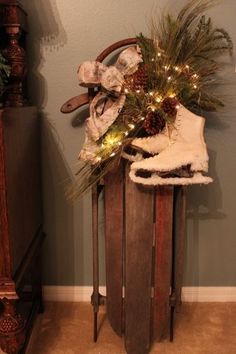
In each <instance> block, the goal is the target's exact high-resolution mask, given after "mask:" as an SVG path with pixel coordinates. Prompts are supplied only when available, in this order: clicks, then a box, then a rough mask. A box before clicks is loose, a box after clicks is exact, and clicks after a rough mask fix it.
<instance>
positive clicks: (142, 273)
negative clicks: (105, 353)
mask: <svg viewBox="0 0 236 354" xmlns="http://www.w3.org/2000/svg"><path fill="white" fill-rule="evenodd" d="M128 172H129V166H127V168H126V186H125V188H126V191H125V198H126V203H125V205H126V215H125V234H126V235H125V236H126V237H125V242H126V244H125V307H124V308H125V347H126V350H127V353H128V354H145V353H148V352H149V347H150V333H151V279H152V276H151V273H152V257H151V255H152V244H153V227H152V226H153V190H152V189H150V190H148V188H145V187H143V186H139V185H137V184H135V183H133V182H132V181H131V180H130V178H129V176H128Z"/></svg>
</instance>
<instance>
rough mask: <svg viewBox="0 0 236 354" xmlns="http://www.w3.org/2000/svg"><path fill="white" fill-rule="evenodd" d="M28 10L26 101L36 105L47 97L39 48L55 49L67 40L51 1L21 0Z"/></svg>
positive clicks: (54, 5)
mask: <svg viewBox="0 0 236 354" xmlns="http://www.w3.org/2000/svg"><path fill="white" fill-rule="evenodd" d="M21 2H22V5H23V7H24V9H25V10H26V11H27V13H28V14H29V17H28V22H29V34H28V53H29V55H28V67H29V87H30V101H31V103H32V104H34V105H36V106H37V107H38V108H39V109H41V108H42V106H43V105H45V102H46V101H47V87H46V83H45V80H44V78H43V76H42V75H41V74H40V69H41V67H42V66H43V56H42V53H41V48H42V47H43V48H44V50H50V51H57V50H59V48H60V47H63V46H64V44H65V43H66V42H67V36H66V33H65V30H64V28H63V25H62V23H61V21H60V17H59V14H58V10H57V5H56V4H55V2H50V1H44V0H30V1H28V0H23V1H21Z"/></svg>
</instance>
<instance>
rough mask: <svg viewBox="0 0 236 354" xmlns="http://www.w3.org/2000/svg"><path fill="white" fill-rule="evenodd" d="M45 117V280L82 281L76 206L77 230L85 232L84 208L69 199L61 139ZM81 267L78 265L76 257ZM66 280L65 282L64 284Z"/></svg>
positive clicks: (81, 256)
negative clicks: (57, 137) (60, 146)
mask: <svg viewBox="0 0 236 354" xmlns="http://www.w3.org/2000/svg"><path fill="white" fill-rule="evenodd" d="M48 124H49V123H48V121H47V119H44V120H43V127H42V134H43V145H44V153H43V161H42V165H43V166H42V167H43V169H42V170H43V181H44V186H43V189H44V215H45V218H44V228H45V231H46V234H47V237H46V240H45V247H44V283H45V284H47V285H51V284H53V285H57V284H59V285H72V284H74V282H75V279H76V280H77V281H79V282H83V274H84V269H83V264H84V262H83V257H84V256H83V252H82V251H83V238H81V237H80V238H78V237H77V238H76V237H75V232H74V224H75V220H74V218H75V213H74V210H75V209H77V208H78V209H79V210H80V213H76V222H77V225H78V227H77V233H78V234H79V235H81V234H82V232H83V230H82V225H83V217H84V216H83V207H82V205H81V201H77V202H76V203H72V202H70V201H68V200H66V196H65V189H66V187H67V185H68V183H70V178H69V177H68V169H67V168H66V164H65V161H63V158H62V154H60V149H59V148H58V145H59V142H58V141H57V140H56V137H55V135H54V134H53V133H52V130H51V127H50V126H48ZM77 256H78V258H79V260H80V266H79V267H77V265H76V262H77V260H76V257H77ZM65 279H66V284H65Z"/></svg>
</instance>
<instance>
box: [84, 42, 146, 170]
mask: <svg viewBox="0 0 236 354" xmlns="http://www.w3.org/2000/svg"><path fill="white" fill-rule="evenodd" d="M142 61H143V60H142V56H141V52H140V48H139V47H138V46H133V47H129V48H127V49H125V50H123V51H122V52H121V53H120V55H119V57H118V59H117V61H116V63H115V64H114V65H111V66H109V67H108V66H106V65H104V64H103V63H100V62H97V61H85V62H84V63H82V64H81V65H80V66H79V69H78V77H79V84H80V85H81V86H83V87H88V88H92V87H101V88H102V90H101V91H99V92H98V93H97V95H96V96H95V97H94V99H93V100H92V102H91V103H90V116H89V118H87V119H86V122H85V123H86V129H85V135H86V138H85V143H84V145H83V148H82V150H81V152H80V155H79V158H80V159H81V160H85V161H90V162H92V163H95V162H96V161H97V160H96V152H97V151H98V149H99V145H98V143H97V141H98V140H99V138H100V137H101V136H103V135H104V134H105V133H106V132H107V130H108V128H109V127H110V126H111V125H112V124H113V123H114V121H115V120H116V118H117V117H118V115H119V114H120V112H121V110H122V108H123V106H124V103H125V99H126V96H125V93H124V91H123V90H122V87H123V85H124V82H125V76H128V75H132V74H133V73H135V71H137V69H138V65H139V64H140V63H141V62H142Z"/></svg>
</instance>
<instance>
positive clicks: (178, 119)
mask: <svg viewBox="0 0 236 354" xmlns="http://www.w3.org/2000/svg"><path fill="white" fill-rule="evenodd" d="M180 125H181V114H180V113H178V114H177V115H176V118H175V122H174V124H173V125H172V129H173V130H172V133H171V137H170V144H174V143H175V142H176V141H177V138H178V135H179V128H180Z"/></svg>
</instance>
